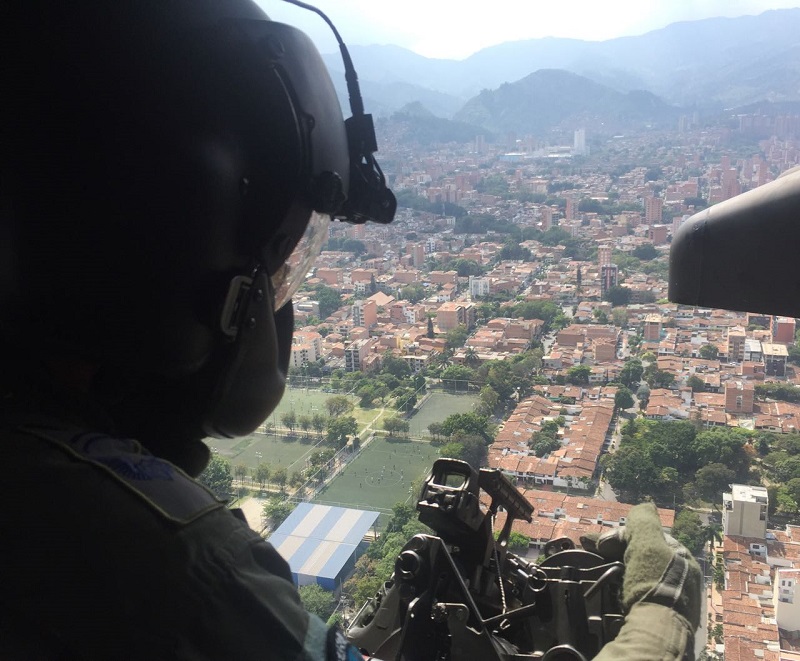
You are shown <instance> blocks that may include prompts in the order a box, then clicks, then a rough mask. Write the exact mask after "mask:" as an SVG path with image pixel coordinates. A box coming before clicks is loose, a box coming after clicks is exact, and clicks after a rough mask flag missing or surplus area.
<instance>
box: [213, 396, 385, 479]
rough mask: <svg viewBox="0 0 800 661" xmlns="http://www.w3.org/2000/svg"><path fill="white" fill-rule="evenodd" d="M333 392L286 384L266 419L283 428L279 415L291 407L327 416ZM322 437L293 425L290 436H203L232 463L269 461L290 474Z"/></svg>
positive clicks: (300, 412)
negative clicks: (292, 431)
mask: <svg viewBox="0 0 800 661" xmlns="http://www.w3.org/2000/svg"><path fill="white" fill-rule="evenodd" d="M336 394H337V393H328V392H322V391H321V390H313V389H308V388H287V390H286V394H285V395H284V396H283V399H282V400H281V403H280V404H279V405H278V408H276V409H275V411H274V412H273V413H272V415H271V416H270V417H269V418H268V419H267V421H266V422H267V424H269V425H271V426H272V427H273V428H274V429H280V430H283V423H282V422H281V415H282V414H283V413H285V412H287V411H292V410H293V411H294V412H295V414H296V415H298V416H300V415H314V414H315V413H322V414H323V415H325V416H326V417H327V415H328V411H327V410H326V409H325V400H326V399H328V398H329V397H333V396H334V395H336ZM350 399H351V401H353V403H355V402H356V399H355V398H354V397H352V396H351V397H350ZM356 411H358V409H356ZM354 415H355V412H354ZM371 415H372V416H374V415H375V414H374V413H373V414H371ZM370 419H371V418H370ZM323 438H324V432H323V435H322V436H320V435H317V434H316V433H314V432H313V431H310V432H309V437H306V435H305V433H304V432H303V431H302V430H301V429H300V428H299V427H296V428H295V436H294V438H292V439H291V440H290V439H289V438H287V437H286V436H275V435H273V434H262V433H260V432H256V433H253V434H250V435H249V436H244V437H242V438H235V439H219V438H209V439H206V443H207V444H208V445H209V447H211V448H212V450H213V451H216V452H218V453H219V454H220V455H221V456H223V457H225V458H226V459H228V460H230V462H231V463H232V464H233V465H237V464H244V465H245V466H247V467H248V468H250V469H254V468H255V467H256V466H258V464H260V463H262V462H264V463H267V464H269V465H270V467H272V469H273V470H274V469H276V468H285V469H286V470H287V471H288V472H289V474H290V475H291V474H292V472H293V471H295V470H299V469H301V468H304V467H305V463H306V457H308V456H309V455H310V454H311V453H312V452H313V451H314V450H315V449H317V445H318V444H319V443H320V441H321V440H322V439H323Z"/></svg>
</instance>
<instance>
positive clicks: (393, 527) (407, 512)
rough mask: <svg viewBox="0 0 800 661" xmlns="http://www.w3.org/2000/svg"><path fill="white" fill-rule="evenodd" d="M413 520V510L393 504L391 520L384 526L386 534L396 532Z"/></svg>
mask: <svg viewBox="0 0 800 661" xmlns="http://www.w3.org/2000/svg"><path fill="white" fill-rule="evenodd" d="M413 518H414V509H413V508H412V507H411V506H410V505H406V504H405V503H395V504H394V505H392V518H391V519H389V523H387V524H386V534H387V535H388V534H389V533H393V532H398V531H400V530H402V529H403V528H404V527H405V525H406V524H407V523H408V522H409V521H411V519H413Z"/></svg>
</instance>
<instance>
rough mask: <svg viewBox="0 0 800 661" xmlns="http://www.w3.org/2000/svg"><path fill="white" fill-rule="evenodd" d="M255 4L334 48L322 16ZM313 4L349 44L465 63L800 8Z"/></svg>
mask: <svg viewBox="0 0 800 661" xmlns="http://www.w3.org/2000/svg"><path fill="white" fill-rule="evenodd" d="M258 2H259V4H260V5H261V7H262V8H263V9H264V10H265V11H266V12H267V14H268V15H269V16H270V17H271V18H272V19H274V20H277V21H281V22H286V23H289V24H291V25H294V26H296V27H298V28H300V29H302V30H303V31H305V32H307V33H308V34H309V36H311V38H312V39H313V40H314V42H315V43H316V45H317V47H318V48H319V49H320V51H321V52H323V53H326V52H333V51H335V50H336V48H337V47H336V42H335V40H334V39H333V36H332V35H331V33H330V30H329V29H328V27H327V26H326V25H325V24H324V22H323V21H322V20H321V19H320V18H319V17H318V16H315V15H314V14H313V13H311V12H309V11H307V10H304V9H300V8H299V7H296V6H293V5H290V4H288V3H285V2H278V1H274V0H273V1H268V0H258ZM316 6H318V7H319V8H320V9H321V10H322V11H324V12H325V13H326V14H327V15H328V17H329V18H330V19H331V20H332V21H333V23H334V25H336V27H337V29H338V30H339V32H340V33H341V35H342V38H343V39H344V41H345V43H347V44H348V45H371V44H387V45H396V46H400V47H403V48H407V49H409V50H411V51H414V52H416V53H418V54H420V55H424V56H425V57H433V58H443V59H464V58H466V57H469V56H470V55H472V54H473V53H475V52H477V51H479V50H481V49H483V48H488V47H490V46H493V45H497V44H500V43H504V42H509V41H519V40H524V39H537V38H544V37H558V38H573V39H582V40H588V41H604V40H607V39H614V38H617V37H624V36H634V35H640V34H644V33H646V32H650V31H652V30H657V29H660V28H663V27H665V26H667V25H669V24H671V23H675V22H680V21H694V20H702V19H706V18H714V17H730V18H732V17H737V16H745V15H757V14H760V13H763V12H765V11H768V10H770V9H786V8H792V7H800V2H798V1H797V0H767V1H766V2H765V1H764V0H735V1H731V0H703V1H696V0H681V1H678V2H669V3H668V2H664V1H663V0H661V1H658V0H648V1H637V0H617V1H615V2H614V3H613V8H612V7H610V6H609V5H603V4H601V3H595V2H588V1H587V0H565V1H564V2H561V3H553V4H548V5H546V6H543V5H540V4H536V5H534V4H532V3H531V4H528V3H525V4H523V3H520V2H517V1H516V0H497V1H496V2H494V3H492V11H491V12H486V11H485V10H483V9H482V8H480V7H479V6H475V9H474V10H471V9H465V8H464V4H463V3H457V2H455V0H438V1H437V2H435V3H430V2H427V3H425V2H422V0H407V1H406V2H404V3H403V7H402V11H401V10H400V9H399V8H398V6H397V5H396V4H394V3H381V2H367V0H345V1H343V2H333V1H332V0H322V1H321V2H318V3H316Z"/></svg>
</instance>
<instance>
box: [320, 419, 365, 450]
mask: <svg viewBox="0 0 800 661" xmlns="http://www.w3.org/2000/svg"><path fill="white" fill-rule="evenodd" d="M357 433H358V423H357V422H356V419H355V418H354V417H353V416H351V415H347V416H341V417H338V418H331V419H330V420H328V434H327V440H328V443H330V444H331V445H333V446H334V447H335V448H343V447H344V446H345V445H347V441H348V437H349V436H355V435H356V434H357Z"/></svg>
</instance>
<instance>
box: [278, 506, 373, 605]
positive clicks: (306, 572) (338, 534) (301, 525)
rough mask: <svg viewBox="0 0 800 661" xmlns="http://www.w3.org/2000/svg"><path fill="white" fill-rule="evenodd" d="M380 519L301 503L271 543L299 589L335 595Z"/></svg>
mask: <svg viewBox="0 0 800 661" xmlns="http://www.w3.org/2000/svg"><path fill="white" fill-rule="evenodd" d="M377 518H378V512H369V511H367V510H354V509H348V508H345V507H329V506H328V505H314V504H312V503H300V504H299V505H298V506H297V507H296V508H295V510H294V511H293V512H292V513H291V514H290V515H289V516H288V517H287V518H286V520H285V521H284V522H283V523H282V524H281V525H280V526H279V527H278V529H277V530H276V531H275V532H274V533H272V535H271V536H270V538H269V541H270V543H271V544H272V545H273V546H274V547H275V548H276V549H277V551H278V553H280V554H281V556H282V557H283V558H284V560H286V562H288V563H289V567H290V568H291V570H292V578H293V579H294V582H295V583H296V584H297V585H309V584H311V583H317V584H318V585H320V586H321V587H323V588H325V589H326V590H331V591H335V590H336V589H337V588H338V587H339V586H340V585H341V583H342V581H343V580H344V579H345V578H346V576H347V575H348V574H349V573H350V572H351V571H352V569H353V566H354V564H355V561H356V559H357V554H358V550H359V546H360V545H361V543H362V540H363V539H364V536H365V535H366V533H367V531H368V530H369V529H370V528H371V527H372V526H373V525H374V523H375V520H376V519H377Z"/></svg>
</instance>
